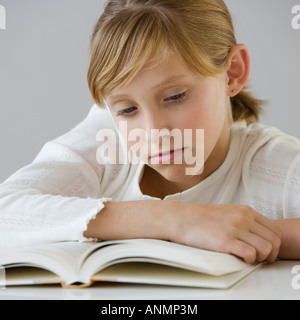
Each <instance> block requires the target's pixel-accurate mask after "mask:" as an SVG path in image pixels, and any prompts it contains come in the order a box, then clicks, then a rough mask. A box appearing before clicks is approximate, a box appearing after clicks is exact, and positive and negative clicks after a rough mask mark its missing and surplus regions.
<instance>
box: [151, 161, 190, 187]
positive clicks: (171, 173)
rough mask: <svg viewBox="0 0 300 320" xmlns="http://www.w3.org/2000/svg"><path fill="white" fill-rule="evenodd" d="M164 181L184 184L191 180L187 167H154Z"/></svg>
mask: <svg viewBox="0 0 300 320" xmlns="http://www.w3.org/2000/svg"><path fill="white" fill-rule="evenodd" d="M152 168H153V169H154V170H155V171H157V172H158V173H159V174H160V175H161V176H162V177H163V178H164V179H166V180H167V181H169V182H173V183H183V182H184V181H186V180H187V179H189V178H191V176H188V175H187V174H186V167H185V166H183V165H175V164H166V165H157V166H152Z"/></svg>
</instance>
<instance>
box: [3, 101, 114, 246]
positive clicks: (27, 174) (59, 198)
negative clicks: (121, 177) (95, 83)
mask: <svg viewBox="0 0 300 320" xmlns="http://www.w3.org/2000/svg"><path fill="white" fill-rule="evenodd" d="M98 109H99V108H98V107H97V106H96V105H95V106H93V108H92V110H91V111H90V113H89V115H88V116H87V118H86V119H85V120H84V121H82V122H81V123H80V124H79V125H78V126H76V127H75V128H73V129H72V130H71V131H70V132H68V133H66V134H65V135H63V136H61V137H59V138H57V139H55V140H53V141H49V142H47V143H46V144H45V145H44V146H43V148H42V150H41V151H40V153H39V154H38V155H37V157H36V158H35V159H34V161H33V162H32V163H31V164H29V165H27V166H26V167H24V168H22V169H20V170H19V171H17V172H16V173H14V174H13V175H12V176H11V177H9V178H8V179H7V180H6V181H4V182H3V183H2V184H1V185H0V246H9V245H29V244H35V243H49V242H58V241H84V240H87V239H85V237H84V236H83V233H84V231H85V230H86V229H87V224H88V223H89V221H90V220H91V219H93V218H95V217H96V215H97V214H98V213H99V212H100V211H101V210H102V209H103V208H104V206H105V202H106V201H109V200H111V199H110V198H109V197H106V196H103V193H105V192H104V191H103V190H104V189H103V179H106V181H107V180H109V179H110V178H112V177H107V172H106V171H107V170H106V167H105V165H100V164H99V162H98V161H97V157H96V152H97V148H98V147H99V142H97V140H96V135H97V132H98V130H99V129H100V128H104V127H109V126H111V127H112V123H111V119H110V118H109V117H108V115H107V112H106V111H105V110H100V109H99V110H98ZM98 156H99V155H98ZM111 171H112V170H111ZM113 172H114V173H115V175H117V170H114V171H113ZM114 180H116V179H114Z"/></svg>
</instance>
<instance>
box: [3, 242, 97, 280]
mask: <svg viewBox="0 0 300 320" xmlns="http://www.w3.org/2000/svg"><path fill="white" fill-rule="evenodd" d="M95 246H97V243H93V242H83V243H81V242H60V243H53V244H45V245H38V246H32V247H27V248H25V247H21V248H18V249H10V250H9V251H8V252H7V251H6V252H5V254H4V253H1V254H0V265H2V266H4V267H6V268H8V267H9V266H10V265H11V266H12V267H13V266H16V265H17V266H33V267H38V268H43V269H45V270H49V271H51V272H53V273H55V274H57V275H58V276H59V277H60V278H61V279H62V280H63V281H65V282H72V281H77V279H78V271H79V269H80V264H81V262H82V261H83V260H84V259H85V257H86V256H87V255H88V254H89V252H90V251H91V250H92V249H93V247H95Z"/></svg>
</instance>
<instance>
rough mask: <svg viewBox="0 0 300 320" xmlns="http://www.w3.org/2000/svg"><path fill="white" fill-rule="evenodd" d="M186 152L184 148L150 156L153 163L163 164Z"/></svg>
mask: <svg viewBox="0 0 300 320" xmlns="http://www.w3.org/2000/svg"><path fill="white" fill-rule="evenodd" d="M183 152H184V148H182V149H176V150H171V151H166V152H161V153H159V154H157V155H155V156H153V157H150V160H151V163H153V164H163V163H166V164H168V163H170V162H171V161H173V160H174V159H175V158H177V157H178V156H179V155H182V154H183Z"/></svg>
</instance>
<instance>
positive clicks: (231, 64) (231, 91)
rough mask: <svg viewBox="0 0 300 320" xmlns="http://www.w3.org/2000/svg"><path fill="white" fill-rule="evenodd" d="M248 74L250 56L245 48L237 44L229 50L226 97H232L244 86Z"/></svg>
mask: <svg viewBox="0 0 300 320" xmlns="http://www.w3.org/2000/svg"><path fill="white" fill-rule="evenodd" d="M249 74H250V54H249V51H248V49H247V47H246V46H245V45H243V44H238V45H236V46H235V47H234V48H232V49H231V51H230V53H229V57H228V67H227V81H228V82H227V86H228V96H229V97H234V96H236V95H237V94H238V93H239V92H241V91H242V90H243V88H244V86H245V85H246V83H247V81H248V79H249Z"/></svg>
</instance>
